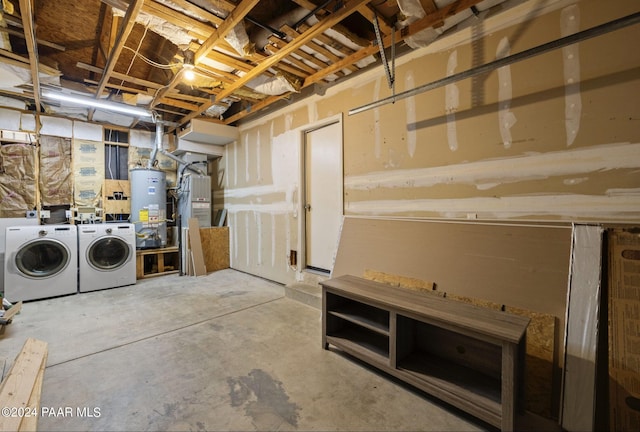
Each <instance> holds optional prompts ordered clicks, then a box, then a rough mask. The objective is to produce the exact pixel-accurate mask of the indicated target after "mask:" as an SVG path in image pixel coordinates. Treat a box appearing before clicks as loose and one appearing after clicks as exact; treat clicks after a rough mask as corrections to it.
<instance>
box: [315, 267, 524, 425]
mask: <svg viewBox="0 0 640 432" xmlns="http://www.w3.org/2000/svg"><path fill="white" fill-rule="evenodd" d="M321 285H322V291H323V297H322V303H323V304H322V344H323V347H324V348H325V349H328V347H329V345H334V346H335V347H337V348H339V349H341V350H342V351H344V352H346V353H348V354H350V355H352V356H354V357H357V358H359V359H361V360H363V361H365V362H368V363H369V364H371V365H372V366H375V367H377V368H379V369H381V370H384V371H385V372H387V373H389V374H391V375H393V376H395V377H397V378H399V379H401V380H403V381H405V382H407V383H409V384H411V385H413V386H415V387H417V388H419V389H421V390H423V391H425V392H427V393H430V394H432V395H433V396H435V397H437V398H439V399H442V400H443V401H445V402H447V403H450V404H452V405H454V406H457V407H458V408H460V409H462V410H464V411H467V412H468V413H470V414H472V415H474V416H476V417H478V418H480V419H482V420H484V421H486V422H488V423H490V424H493V425H494V426H496V427H499V428H501V429H502V430H513V429H514V427H515V424H514V423H515V413H516V409H517V408H519V407H520V406H521V403H522V398H523V386H522V385H521V381H522V375H523V369H524V357H525V352H524V350H525V340H526V328H527V325H528V323H529V319H528V318H525V317H521V316H517V315H512V314H509V313H506V312H501V311H495V310H490V309H485V308H481V307H478V306H474V305H470V304H466V303H461V302H456V301H453V300H448V299H445V298H441V297H437V296H431V295H429V294H424V293H418V292H415V291H410V290H405V289H402V288H395V287H390V286H388V285H384V284H381V283H378V282H373V281H369V280H366V279H362V278H358V277H355V276H341V277H338V278H334V279H329V280H327V281H324V282H321Z"/></svg>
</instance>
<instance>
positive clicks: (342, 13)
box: [180, 0, 371, 124]
mask: <svg viewBox="0 0 640 432" xmlns="http://www.w3.org/2000/svg"><path fill="white" fill-rule="evenodd" d="M370 1H371V0H351V1H348V2H346V3H345V5H344V7H343V8H342V9H340V10H339V11H337V12H335V13H333V14H331V15H329V16H327V17H326V18H325V19H323V20H321V21H319V22H318V23H316V24H314V25H313V27H311V29H309V31H307V32H305V33H304V34H303V35H301V36H300V37H299V38H297V39H295V40H293V41H291V42H289V43H288V44H287V45H286V46H285V47H284V48H283V49H281V50H280V51H278V52H277V53H276V54H274V55H272V56H269V57H267V58H265V59H264V60H263V61H262V62H261V63H260V64H259V65H258V66H256V67H255V68H254V69H253V70H252V71H251V72H250V73H247V74H245V75H244V76H243V77H241V78H239V79H238V80H236V82H235V83H233V84H232V85H230V86H229V87H227V88H225V89H224V90H222V91H221V92H220V93H219V94H218V96H217V97H216V101H219V100H221V99H224V98H225V97H227V96H229V95H231V94H232V93H233V92H234V91H235V90H236V89H238V88H240V87H242V86H244V85H245V84H246V83H247V82H249V81H251V80H252V79H254V78H256V77H257V76H259V75H260V74H261V73H263V72H265V71H266V70H267V69H269V68H270V67H272V66H274V65H275V64H276V63H278V62H279V61H280V60H282V59H283V58H285V57H287V56H288V55H289V54H290V53H292V52H294V51H295V50H297V49H298V48H300V47H301V46H303V45H305V44H306V43H307V42H309V41H311V40H312V39H313V38H314V37H315V36H316V35H318V34H320V33H322V32H323V31H325V30H327V29H328V28H331V27H332V26H334V25H336V24H337V23H339V22H340V21H342V20H343V19H345V18H346V17H347V16H349V15H351V14H352V13H354V12H355V11H356V10H357V8H358V7H359V6H362V5H363V4H367V3H369V2H370ZM343 67H345V66H343ZM305 82H306V81H305ZM212 105H213V102H211V103H209V104H205V105H203V106H202V107H200V109H199V110H198V111H194V112H192V113H191V114H189V115H187V116H186V117H184V118H183V119H182V120H180V123H183V124H184V123H186V122H187V121H189V120H191V119H193V118H195V117H197V116H199V115H200V114H202V113H203V112H205V111H206V110H207V109H208V108H209V107H210V106H212Z"/></svg>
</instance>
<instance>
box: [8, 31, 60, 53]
mask: <svg viewBox="0 0 640 432" xmlns="http://www.w3.org/2000/svg"><path fill="white" fill-rule="evenodd" d="M0 32H4V33H8V34H10V35H12V36H17V37H19V38H22V39H24V38H25V35H24V33H20V32H19V31H16V30H12V29H10V28H6V27H0ZM36 43H37V44H38V45H42V46H46V47H49V48H53V49H57V50H58V51H64V50H65V49H66V48H65V47H64V46H62V45H59V44H57V43H53V42H49V41H46V40H42V39H36Z"/></svg>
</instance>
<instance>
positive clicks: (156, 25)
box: [0, 0, 503, 127]
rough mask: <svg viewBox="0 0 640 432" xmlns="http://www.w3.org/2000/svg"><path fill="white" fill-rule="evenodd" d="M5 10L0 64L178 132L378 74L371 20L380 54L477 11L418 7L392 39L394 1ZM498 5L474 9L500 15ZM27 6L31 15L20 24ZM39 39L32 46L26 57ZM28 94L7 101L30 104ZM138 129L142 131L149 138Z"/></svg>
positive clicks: (152, 0) (206, 1)
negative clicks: (5, 43)
mask: <svg viewBox="0 0 640 432" xmlns="http://www.w3.org/2000/svg"><path fill="white" fill-rule="evenodd" d="M10 1H12V2H13V4H16V3H19V7H17V8H16V9H19V10H17V11H16V13H15V14H14V15H13V16H10V15H9V16H5V18H6V19H5V22H6V23H7V27H6V33H5V35H7V34H8V35H9V39H10V40H11V41H12V46H13V47H15V49H13V48H12V49H6V50H4V51H2V50H0V63H4V64H5V65H10V66H15V65H18V66H19V67H20V68H22V69H33V68H34V67H35V69H33V71H32V74H33V75H34V76H36V77H37V73H35V71H36V70H40V71H41V72H45V73H46V74H47V75H50V76H51V77H54V78H53V81H52V80H51V79H49V78H47V82H46V86H47V88H51V86H52V85H57V84H55V79H56V78H55V77H57V76H59V77H60V78H59V86H60V87H62V89H61V90H62V91H64V90H65V89H68V90H71V91H73V92H79V91H80V92H81V91H84V92H85V93H87V95H90V96H91V97H104V95H105V93H106V94H108V95H110V96H111V97H113V98H119V99H122V100H123V101H127V102H128V103H136V104H138V105H140V106H141V107H143V108H146V109H147V110H150V109H153V110H156V111H158V112H161V113H163V117H164V119H165V120H166V121H167V122H169V123H172V124H179V125H185V124H186V123H188V122H189V121H190V120H191V119H194V118H210V117H217V118H219V119H222V118H223V116H224V120H223V121H224V123H226V124H231V123H233V122H238V121H241V120H243V119H245V118H247V117H249V116H253V115H254V114H256V113H259V112H260V111H262V110H264V109H266V108H267V107H269V106H270V105H272V104H274V103H275V102H277V101H280V100H282V99H283V98H287V99H288V100H290V101H291V100H295V99H296V98H297V97H298V96H296V94H297V93H298V92H300V90H302V89H304V88H309V87H311V86H319V88H326V87H327V86H329V85H332V83H334V82H339V81H341V80H343V79H345V78H346V77H347V76H349V75H352V74H355V73H358V72H360V71H363V70H364V69H366V68H369V67H373V66H375V65H376V64H379V60H378V55H379V47H378V46H377V42H376V37H375V32H374V26H373V24H372V22H373V21H374V20H377V21H378V24H379V30H380V33H381V37H382V41H383V45H384V47H389V46H390V44H391V42H392V40H393V39H395V43H396V44H403V40H404V39H405V38H407V37H408V36H412V35H414V34H416V33H418V32H420V31H422V30H424V29H426V28H428V27H434V26H441V25H443V24H444V25H445V28H450V27H451V25H453V24H452V23H457V22H459V21H460V20H453V19H450V17H451V16H453V15H455V14H457V13H460V12H462V11H466V10H468V9H469V8H470V7H471V6H474V5H476V4H478V3H483V2H482V1H481V0H457V1H454V2H451V3H449V4H448V5H446V4H447V1H443V2H441V1H440V0H415V1H416V3H420V4H421V5H422V7H423V9H424V18H422V19H418V18H416V16H418V15H419V16H422V14H421V13H420V14H418V15H416V16H414V17H411V18H412V20H410V21H408V22H411V21H415V22H413V24H411V25H410V26H408V27H405V28H403V29H400V25H401V24H400V23H399V22H398V20H399V19H400V18H401V19H405V18H406V17H401V15H402V13H401V12H400V7H399V5H398V3H397V1H396V0H386V1H384V2H380V1H371V0H341V1H338V0H330V1H327V0H286V1H283V0H262V1H258V0H237V1H230V0H83V1H82V2H78V1H77V0H56V1H55V2H34V0H10ZM449 1H450V0H449ZM496 1H497V2H498V3H496ZM502 1H503V0H491V2H490V3H487V2H486V0H485V3H484V4H480V5H479V6H478V7H479V8H480V9H482V10H486V8H488V7H494V5H496V4H499V6H500V7H502V4H501V3H502ZM34 4H35V5H37V9H36V11H35V12H37V13H35V12H34V14H33V15H31V17H30V18H24V16H25V15H26V14H25V13H24V12H26V13H27V14H28V13H29V10H30V8H31V9H32V8H33V7H34ZM443 4H445V5H446V6H439V5H443ZM483 6H484V9H483ZM495 10H496V11H497V12H499V9H498V8H497V7H496V9H495ZM21 11H23V12H21ZM34 15H37V16H34ZM466 15H470V14H466ZM26 16H29V15H26ZM21 17H22V18H21ZM473 19H474V20H477V19H479V18H477V17H475V16H474V17H473ZM416 20H417V21H416ZM23 21H24V22H23ZM474 22H475V21H474ZM447 23H448V24H449V27H446V25H447ZM136 24H138V25H136ZM36 28H37V30H38V37H39V38H40V39H38V40H37V42H35V43H32V44H31V45H32V46H31V47H29V46H28V44H29V42H28V41H29V40H31V41H34V40H35V29H36ZM0 31H1V29H0ZM438 33H441V32H438ZM392 35H393V36H394V37H392ZM45 41H46V42H45ZM245 48H246V49H245ZM402 48H403V52H404V51H406V49H405V47H402ZM191 53H193V59H194V62H193V63H194V66H193V67H194V72H196V79H194V80H193V81H187V80H185V79H183V78H184V77H183V74H184V72H183V70H184V68H183V65H184V64H185V58H186V59H187V64H191V55H192V54H191ZM34 64H35V65H36V66H33V65H34ZM43 79H44V78H43V76H41V77H40V80H43ZM20 80H22V78H21V79H20ZM25 85H26V86H28V84H26V83H25V84H24V85H22V86H16V87H15V89H13V90H15V92H12V91H11V90H12V89H7V91H8V92H9V93H10V94H12V95H13V94H18V95H20V94H21V95H22V99H23V100H24V101H25V103H28V104H31V101H32V100H33V95H32V94H31V87H28V89H27V90H25ZM40 85H41V83H40ZM37 86H39V84H38V83H34V89H35V87H37ZM3 94H7V93H6V92H5V93H3ZM35 94H36V95H39V91H36V93H35ZM304 94H309V92H308V91H307V92H304ZM227 110H228V111H227ZM92 112H93V111H87V114H86V115H87V119H91V118H92V117H91V116H92ZM146 121H149V120H141V122H142V124H143V125H142V126H140V127H148V125H147V126H144V122H146ZM219 121H220V120H219ZM132 124H133V125H135V123H132Z"/></svg>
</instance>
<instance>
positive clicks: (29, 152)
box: [0, 144, 37, 218]
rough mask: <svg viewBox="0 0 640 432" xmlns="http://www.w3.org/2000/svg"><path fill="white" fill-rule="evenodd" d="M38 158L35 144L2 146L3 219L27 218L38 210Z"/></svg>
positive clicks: (0, 191) (0, 212) (0, 187)
mask: <svg viewBox="0 0 640 432" xmlns="http://www.w3.org/2000/svg"><path fill="white" fill-rule="evenodd" d="M36 155H37V147H36V146H35V145H33V144H4V145H2V146H0V217H3V218H4V217H24V215H25V213H26V211H27V210H33V209H35V207H36Z"/></svg>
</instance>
